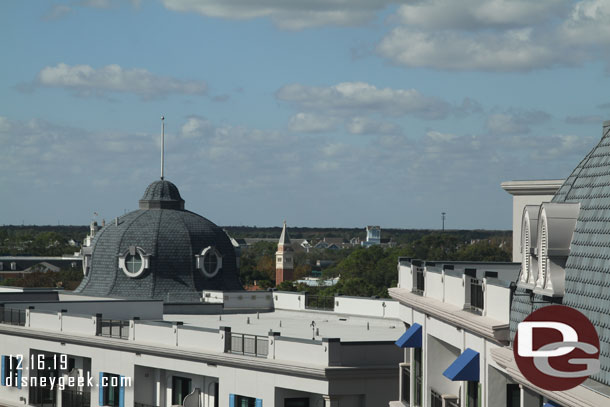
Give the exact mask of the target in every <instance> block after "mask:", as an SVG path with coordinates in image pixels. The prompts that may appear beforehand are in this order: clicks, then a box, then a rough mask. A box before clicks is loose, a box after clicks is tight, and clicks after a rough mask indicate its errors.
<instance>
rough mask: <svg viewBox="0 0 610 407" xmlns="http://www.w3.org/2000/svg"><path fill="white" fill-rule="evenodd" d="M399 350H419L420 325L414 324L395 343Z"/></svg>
mask: <svg viewBox="0 0 610 407" xmlns="http://www.w3.org/2000/svg"><path fill="white" fill-rule="evenodd" d="M395 344H396V346H398V347H399V348H421V325H420V324H418V323H414V324H413V325H411V328H409V329H407V331H406V332H405V333H404V334H402V336H401V337H400V338H398V340H397V341H396V342H395Z"/></svg>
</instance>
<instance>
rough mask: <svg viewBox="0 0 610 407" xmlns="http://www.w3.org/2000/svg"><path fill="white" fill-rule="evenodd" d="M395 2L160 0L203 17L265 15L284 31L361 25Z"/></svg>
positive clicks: (256, 16) (232, 18)
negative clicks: (327, 26) (325, 26)
mask: <svg viewBox="0 0 610 407" xmlns="http://www.w3.org/2000/svg"><path fill="white" fill-rule="evenodd" d="M395 2H397V0H291V1H285V0H267V1H264V2H255V1H251V0H163V4H164V5H165V7H166V8H168V9H170V10H173V11H181V12H194V13H198V14H201V15H203V16H206V17H217V18H226V19H231V20H246V19H253V18H261V17H268V18H271V20H272V21H273V22H274V24H275V25H276V26H278V27H279V28H281V29H286V30H300V29H303V28H308V27H315V26H322V25H341V26H350V25H358V24H363V23H365V22H368V21H370V20H372V19H373V18H374V17H375V15H376V13H377V12H379V11H380V10H382V9H384V8H385V7H386V6H387V5H389V4H392V3H395Z"/></svg>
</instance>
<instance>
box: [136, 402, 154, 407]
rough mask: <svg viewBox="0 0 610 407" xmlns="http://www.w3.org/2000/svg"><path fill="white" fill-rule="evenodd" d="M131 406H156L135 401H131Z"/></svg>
mask: <svg viewBox="0 0 610 407" xmlns="http://www.w3.org/2000/svg"><path fill="white" fill-rule="evenodd" d="M133 407H156V406H153V405H152V404H146V403H137V402H135V403H133Z"/></svg>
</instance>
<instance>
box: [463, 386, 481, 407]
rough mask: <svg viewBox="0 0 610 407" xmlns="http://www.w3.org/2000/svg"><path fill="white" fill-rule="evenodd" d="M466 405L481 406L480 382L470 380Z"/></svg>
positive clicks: (467, 406)
mask: <svg viewBox="0 0 610 407" xmlns="http://www.w3.org/2000/svg"><path fill="white" fill-rule="evenodd" d="M466 407H481V385H480V384H479V382H468V386H467V388H466Z"/></svg>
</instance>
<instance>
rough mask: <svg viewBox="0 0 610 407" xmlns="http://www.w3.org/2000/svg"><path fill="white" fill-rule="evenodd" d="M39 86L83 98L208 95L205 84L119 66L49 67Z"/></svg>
mask: <svg viewBox="0 0 610 407" xmlns="http://www.w3.org/2000/svg"><path fill="white" fill-rule="evenodd" d="M35 84H36V85H39V86H47V87H58V88H64V89H69V90H73V91H75V92H76V93H77V94H78V95H81V96H90V95H100V94H102V95H103V94H105V93H107V92H121V93H133V94H136V95H138V96H140V97H142V98H143V99H151V98H157V97H163V96H167V95H169V94H174V93H179V94H204V93H205V91H206V88H207V85H206V83H205V82H204V81H194V80H181V79H175V78H171V77H166V76H158V75H155V74H153V73H151V72H149V71H147V70H146V69H141V68H133V69H123V68H122V67H120V66H119V65H107V66H104V67H101V68H97V69H96V68H93V67H91V66H89V65H73V66H70V65H66V64H64V63H60V64H58V65H56V66H47V67H45V68H43V69H42V70H41V71H40V72H39V73H38V75H37V77H36V81H35Z"/></svg>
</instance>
